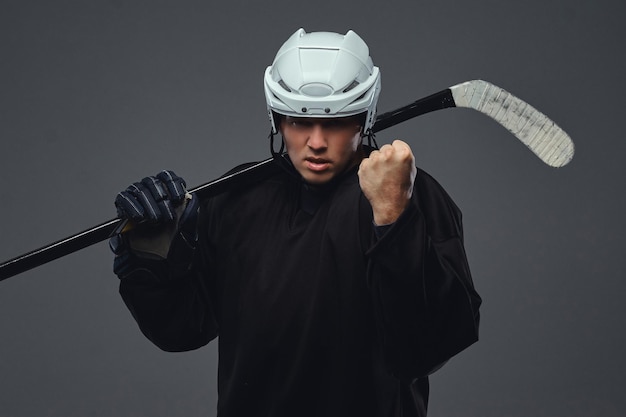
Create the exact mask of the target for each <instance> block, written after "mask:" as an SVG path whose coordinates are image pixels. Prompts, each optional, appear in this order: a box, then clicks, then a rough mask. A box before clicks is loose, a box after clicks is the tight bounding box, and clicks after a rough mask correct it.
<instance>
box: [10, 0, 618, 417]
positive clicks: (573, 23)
mask: <svg viewBox="0 0 626 417" xmlns="http://www.w3.org/2000/svg"><path fill="white" fill-rule="evenodd" d="M216 3H217V2H209V1H204V2H200V1H178V2H173V1H172V2H165V1H133V2H131V1H125V0H110V1H91V2H85V1H82V2H81V1H61V0H57V1H43V0H40V1H34V0H33V1H17V0H15V1H14V0H3V1H2V2H1V4H0V53H1V55H0V117H1V121H0V138H1V140H2V150H1V151H0V170H1V173H2V175H1V177H0V190H2V198H1V203H0V204H1V206H0V207H1V217H0V236H2V239H1V241H0V258H1V259H0V261H4V260H7V259H9V258H12V257H14V256H17V255H20V254H22V253H24V252H27V251H29V250H31V249H35V248H37V247H40V246H43V245H45V244H47V243H50V242H52V241H55V240H57V239H60V238H62V237H65V236H67V235H70V234H73V233H75V232H79V231H81V230H83V229H87V228H89V227H91V226H93V225H96V224H98V223H100V222H103V221H105V220H108V219H110V218H112V217H114V216H115V210H114V207H113V199H114V196H115V194H116V193H117V192H118V190H121V189H122V188H124V187H126V185H127V184H128V183H130V182H132V181H135V180H138V179H140V178H141V177H143V176H145V175H148V174H153V173H155V172H157V171H158V170H160V169H163V168H169V169H173V170H174V171H176V172H177V173H178V174H180V175H182V176H184V177H185V178H186V179H187V180H188V183H189V184H190V185H192V186H194V185H198V184H200V183H203V182H206V181H208V180H210V179H212V178H215V177H216V176H218V175H220V174H221V173H222V172H224V171H225V170H227V169H229V168H230V167H232V166H234V165H236V164H238V163H240V162H243V161H249V160H262V159H265V158H266V157H268V156H269V151H268V146H267V142H266V136H267V133H268V129H269V126H268V122H267V120H266V117H265V107H264V106H265V104H264V98H263V90H262V74H263V71H264V69H265V67H266V66H267V65H268V64H270V63H271V60H272V58H273V56H274V54H275V52H276V50H277V49H278V47H279V46H280V44H281V43H282V42H283V41H284V40H285V39H286V38H287V37H288V36H289V35H291V33H293V32H294V31H295V30H296V29H298V28H299V27H304V28H305V29H306V30H308V31H314V30H332V31H339V32H345V31H346V30H347V29H349V28H351V29H354V30H355V31H356V32H357V33H359V34H360V35H361V36H362V37H363V38H364V39H365V40H366V41H367V42H368V44H369V45H370V48H371V54H372V56H373V58H374V60H375V62H376V64H377V65H378V66H379V67H380V68H381V71H382V74H383V90H382V91H383V92H382V96H381V99H380V103H379V109H380V110H381V111H387V110H391V109H393V108H396V107H399V106H401V105H404V104H407V103H409V102H411V101H413V100H416V99H418V98H421V97H423V96H426V95H428V94H431V93H433V92H436V91H439V90H442V89H444V88H446V87H448V86H451V85H454V84H457V83H459V82H462V81H466V80H470V79H474V78H482V79H485V80H488V81H491V82H493V83H495V84H497V85H500V86H501V87H504V88H506V89H507V90H509V91H511V92H512V93H514V94H516V95H518V96H519V97H521V98H523V99H525V100H526V101H528V102H530V103H531V104H533V105H534V106H536V107H537V108H539V109H540V110H542V111H543V112H544V113H546V114H547V115H549V116H550V117H551V118H553V119H554V120H555V121H556V122H557V123H558V124H559V125H561V126H562V127H563V128H564V129H565V130H566V131H567V132H569V133H570V135H571V136H572V138H573V139H574V141H575V143H576V146H577V153H576V156H575V157H574V161H573V162H572V163H571V164H570V165H568V166H566V167H564V168H560V169H554V168H550V167H548V166H546V165H544V164H543V163H542V162H541V161H540V160H539V159H537V158H536V157H535V156H534V155H533V154H531V153H530V152H529V151H527V150H526V148H525V147H524V146H523V145H521V144H520V143H519V142H517V140H516V139H515V138H514V137H513V136H512V135H510V134H509V133H508V132H507V131H506V130H505V129H503V128H502V127H500V126H499V125H497V124H496V123H495V122H493V121H491V120H490V119H488V118H486V117H485V116H482V115H480V114H479V113H477V112H473V111H470V110H461V109H451V110H446V111H440V112H437V113H433V114H430V115H426V116H423V117H420V118H418V119H415V120H412V121H409V122H406V123H404V124H402V125H400V126H397V127H394V128H391V129H389V130H387V131H385V132H382V133H381V134H379V136H378V138H379V142H381V143H385V142H390V141H391V140H392V139H395V138H401V139H404V140H406V141H408V142H409V143H410V144H411V146H412V147H413V149H414V151H415V153H416V156H417V161H418V164H419V165H420V166H421V167H422V168H424V169H426V170H427V171H429V172H430V173H431V174H432V175H434V176H435V177H436V178H437V179H438V180H439V181H440V182H441V183H442V184H443V185H444V186H445V187H446V189H447V190H448V191H449V193H450V194H451V195H452V196H453V198H454V199H455V200H456V202H457V203H458V205H459V206H460V207H461V208H462V209H463V212H464V220H465V228H466V244H467V250H468V254H469V258H470V263H471V266H472V271H473V275H474V279H475V283H476V286H477V287H478V289H479V291H480V293H481V295H482V296H483V298H484V306H483V308H482V324H481V340H480V342H479V343H477V344H475V345H473V346H472V347H470V348H469V349H468V350H466V351H464V352H463V353H461V354H460V355H458V356H457V357H455V358H454V359H453V360H451V361H450V362H449V363H448V364H447V365H446V366H445V367H444V368H443V369H442V370H441V371H439V372H438V373H436V374H435V375H434V376H433V377H432V379H431V381H432V395H431V406H430V415H431V416H440V417H441V416H525V417H526V416H535V417H541V416H546V417H548V416H550V417H552V416H623V415H626V395H624V393H623V391H624V390H625V389H626V377H625V376H624V371H625V370H626V367H625V365H626V361H625V359H624V355H623V353H624V352H625V351H626V337H625V333H624V327H625V324H626V323H625V321H626V314H625V313H626V308H625V307H624V306H623V299H624V295H625V294H626V291H625V290H626V284H625V283H624V279H623V278H624V277H623V275H624V272H625V266H626V262H625V260H624V255H623V254H622V250H623V248H624V247H625V244H626V241H625V238H624V226H625V220H624V215H623V213H624V210H625V209H626V200H625V198H624V193H623V190H624V178H625V171H626V170H625V168H624V163H623V160H624V157H625V152H624V151H625V149H626V145H625V141H624V138H623V137H622V132H623V129H622V128H620V126H621V125H620V123H621V121H622V119H623V117H624V115H623V110H624V105H623V102H622V100H623V97H624V94H625V93H626V90H625V88H624V85H623V82H624V81H623V80H624V74H625V73H626V71H625V70H626V68H625V65H624V59H623V57H622V56H621V54H622V53H623V52H622V51H623V48H624V45H623V44H624V39H625V34H626V30H625V29H624V27H625V25H624V20H625V18H626V13H625V11H626V6H625V3H624V2H623V1H620V0H596V1H594V2H591V1H588V2H585V1H572V0H529V1H502V0H478V1H463V0H456V1H453V0H439V1H436V2H435V1H429V2H426V1H410V2H409V1H405V2H399V1H382V0H378V1H370V0H367V1H364V0H358V1H357V0H349V1H344V2H339V1H336V0H335V1H328V0H320V1H317V2H290V1H284V0H281V1H274V2H252V1H249V2H244V1H239V0H231V1H228V2H221V3H220V4H216ZM111 263H112V257H111V255H110V253H109V251H108V247H107V245H106V244H105V243H102V244H98V245H95V246H92V247H90V248H87V249H85V250H82V251H80V252H77V253H75V254H72V255H70V256H67V257H65V258H63V259H59V260H57V261H54V262H52V263H50V264H47V265H44V266H41V267H39V268H37V269H35V270H32V271H29V272H27V273H23V274H21V275H19V276H16V277H13V278H11V279H9V280H6V281H3V282H2V283H0V331H1V341H0V416H16V417H23V416H38V417H39V416H210V415H214V413H215V412H214V410H215V407H216V388H215V387H216V347H215V344H211V345H209V346H207V347H205V348H203V349H200V350H198V351H194V352H189V353H181V354H171V353H165V352H161V351H159V350H158V349H157V348H156V347H154V346H153V345H151V344H150V343H149V342H148V341H147V340H146V339H145V338H144V337H143V336H142V335H141V334H140V332H139V330H138V329H137V326H136V324H135V323H134V321H133V319H132V318H131V316H130V314H129V313H128V312H127V311H126V309H125V307H124V305H123V304H122V301H121V300H120V298H119V297H118V294H117V284H118V283H117V278H116V277H115V276H114V275H113V274H112V272H111Z"/></svg>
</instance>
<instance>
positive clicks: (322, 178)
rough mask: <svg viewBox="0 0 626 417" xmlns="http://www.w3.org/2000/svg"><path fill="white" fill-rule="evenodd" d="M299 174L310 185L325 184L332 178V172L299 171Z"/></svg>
mask: <svg viewBox="0 0 626 417" xmlns="http://www.w3.org/2000/svg"><path fill="white" fill-rule="evenodd" d="M300 176H301V177H302V178H303V179H304V182H306V183H307V184H311V185H322V184H326V183H327V182H329V181H330V180H332V179H333V178H334V175H333V174H332V173H324V174H313V173H311V172H308V171H307V172H300Z"/></svg>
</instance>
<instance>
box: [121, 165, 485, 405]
mask: <svg viewBox="0 0 626 417" xmlns="http://www.w3.org/2000/svg"><path fill="white" fill-rule="evenodd" d="M198 232H199V241H198V247H197V251H196V253H195V258H194V262H193V264H192V265H191V266H190V267H189V268H187V266H186V265H185V266H183V267H181V266H180V265H175V266H174V265H171V264H172V262H171V260H170V261H167V260H159V261H154V260H147V259H144V260H142V259H140V258H133V259H134V260H133V261H132V262H134V265H133V266H132V267H131V268H126V270H129V271H131V272H130V273H128V274H127V275H126V276H122V277H121V278H122V279H121V287H120V291H121V294H122V296H123V298H124V301H125V302H126V304H127V305H128V307H129V308H130V310H131V311H132V313H133V316H134V317H135V319H136V320H137V322H138V323H139V326H140V328H141V329H142V331H143V332H144V334H145V335H146V336H147V337H148V338H150V339H151V340H152V341H153V342H154V343H155V344H157V345H158V346H159V347H161V348H162V349H164V350H170V351H181V350H190V349H195V348H197V347H200V346H202V345H204V344H206V343H208V342H209V341H210V340H212V339H213V338H215V337H218V343H219V376H218V416H220V417H243V416H245V417H251V416H267V417H278V416H280V417H283V416H285V417H287V416H289V417H292V416H299V417H306V416H311V417H313V416H320V417H321V416H324V417H330V416H341V417H345V416H372V417H383V416H384V417H387V416H400V415H402V416H405V417H406V416H424V415H425V414H426V405H427V399H428V378H427V377H428V375H429V374H430V373H432V372H434V371H435V370H436V369H438V368H439V367H440V366H442V365H443V364H444V363H445V362H446V361H447V360H448V359H449V358H450V357H452V356H453V355H455V354H456V353H458V352H460V351H461V350H463V349H464V348H466V347H467V346H469V345H470V344H472V343H473V342H475V341H476V340H477V334H478V319H479V314H478V307H479V305H480V298H479V296H478V294H477V293H476V292H475V290H474V286H473V283H472V279H471V276H470V272H469V268H468V265H467V261H466V257H465V252H464V248H463V235H462V226H461V214H460V212H459V210H458V208H457V207H456V205H455V204H454V203H453V202H452V200H451V199H450V197H449V196H448V195H447V194H446V192H445V191H444V190H443V189H442V187H441V186H440V185H439V184H438V183H437V182H436V181H435V180H434V179H433V178H432V177H430V176H429V175H428V174H427V173H426V172H424V171H422V170H418V174H417V177H416V180H415V190H414V193H413V196H412V200H411V203H410V205H409V207H408V208H407V209H406V210H405V212H404V213H403V214H402V215H401V217H400V218H399V219H398V220H397V221H396V222H395V223H394V224H393V225H391V226H389V227H387V228H385V229H384V230H376V227H375V226H374V225H373V221H372V211H371V206H370V205H369V202H368V201H367V199H366V198H365V197H364V195H363V194H362V192H361V190H360V187H359V184H358V177H357V174H356V169H353V170H351V171H349V172H347V173H345V174H344V175H342V176H340V177H339V178H336V179H335V180H333V181H332V182H331V183H330V184H327V185H326V186H322V187H316V188H312V187H310V186H308V185H306V184H304V183H302V182H301V181H300V180H299V179H298V178H297V176H295V175H293V174H289V173H287V172H283V171H281V172H279V173H277V174H276V175H273V176H272V177H271V178H269V179H267V180H264V181H262V182H259V183H256V184H253V185H250V186H248V187H245V188H243V189H239V190H234V191H231V192H227V193H224V194H221V195H219V196H217V197H214V198H212V199H211V200H209V201H207V202H205V203H204V204H203V205H202V206H201V209H200V220H199V223H198Z"/></svg>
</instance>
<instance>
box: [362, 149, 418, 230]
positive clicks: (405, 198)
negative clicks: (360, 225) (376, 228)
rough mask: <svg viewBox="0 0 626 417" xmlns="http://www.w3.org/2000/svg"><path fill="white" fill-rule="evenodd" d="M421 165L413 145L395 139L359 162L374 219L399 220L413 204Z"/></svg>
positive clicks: (381, 220)
mask: <svg viewBox="0 0 626 417" xmlns="http://www.w3.org/2000/svg"><path fill="white" fill-rule="evenodd" d="M416 174H417V168H415V157H414V156H413V152H412V151H411V148H410V147H409V145H407V144H406V143H405V142H402V141H401V140H395V141H393V143H392V144H391V145H384V146H383V147H381V148H380V150H378V151H373V152H372V153H371V154H370V156H369V158H365V159H363V161H362V162H361V165H360V166H359V184H360V185H361V190H363V194H365V197H367V199H368V200H369V202H370V204H371V205H372V210H373V213H374V223H376V224H377V225H385V224H390V223H393V222H395V221H396V220H397V219H398V217H400V214H402V212H403V211H404V209H405V208H406V207H407V205H408V204H409V200H410V199H411V195H412V194H413V183H414V181H415V175H416Z"/></svg>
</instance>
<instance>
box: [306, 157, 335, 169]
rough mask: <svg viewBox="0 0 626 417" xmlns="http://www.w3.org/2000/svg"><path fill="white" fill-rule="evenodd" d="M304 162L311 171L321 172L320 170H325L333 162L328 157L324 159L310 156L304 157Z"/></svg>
mask: <svg viewBox="0 0 626 417" xmlns="http://www.w3.org/2000/svg"><path fill="white" fill-rule="evenodd" d="M304 164H305V165H306V167H307V168H308V169H310V170H311V171H316V172H319V171H324V170H326V169H328V167H329V166H330V164H331V161H330V160H328V159H324V158H313V157H309V158H304Z"/></svg>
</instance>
